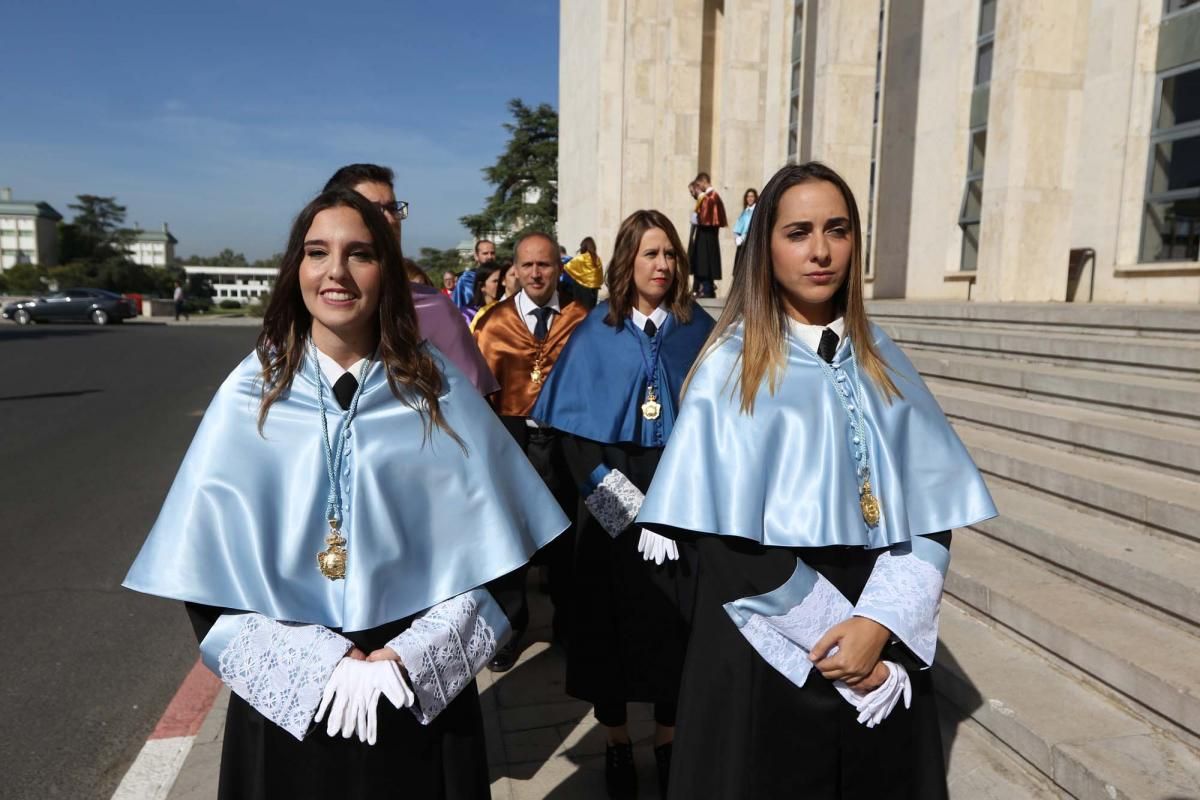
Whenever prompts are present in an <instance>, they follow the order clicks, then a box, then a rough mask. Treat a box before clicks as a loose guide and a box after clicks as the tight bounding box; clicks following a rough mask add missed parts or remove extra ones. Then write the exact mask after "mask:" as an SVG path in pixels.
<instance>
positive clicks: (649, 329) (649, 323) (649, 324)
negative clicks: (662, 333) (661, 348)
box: [642, 318, 658, 339]
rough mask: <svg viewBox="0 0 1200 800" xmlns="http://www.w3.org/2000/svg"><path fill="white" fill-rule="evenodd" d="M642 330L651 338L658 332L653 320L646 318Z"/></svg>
mask: <svg viewBox="0 0 1200 800" xmlns="http://www.w3.org/2000/svg"><path fill="white" fill-rule="evenodd" d="M642 330H644V331H645V332H646V335H647V336H649V337H650V338H651V339H653V338H654V334H656V333H658V326H657V325H655V324H654V320H652V319H650V318H647V319H646V327H644V328H642Z"/></svg>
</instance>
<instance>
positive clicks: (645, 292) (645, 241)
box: [633, 228, 676, 314]
mask: <svg viewBox="0 0 1200 800" xmlns="http://www.w3.org/2000/svg"><path fill="white" fill-rule="evenodd" d="M675 271H676V266H675V247H674V245H672V244H671V238H670V237H669V236H667V232H666V231H664V230H663V229H662V228H651V229H650V230H648V231H646V232H645V233H643V234H642V241H641V243H640V244H639V245H638V251H637V255H636V256H634V258H633V286H634V290H635V292H636V294H637V297H636V300H637V308H638V310H639V311H641V312H642V313H643V314H649V313H650V312H651V311H653V310H654V309H656V308H658V306H659V305H660V304H661V303H662V301H663V298H664V297H666V296H667V292H669V291H671V286H673V285H674V283H675Z"/></svg>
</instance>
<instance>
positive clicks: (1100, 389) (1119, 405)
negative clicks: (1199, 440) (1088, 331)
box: [904, 347, 1200, 426]
mask: <svg viewBox="0 0 1200 800" xmlns="http://www.w3.org/2000/svg"><path fill="white" fill-rule="evenodd" d="M904 350H905V353H906V354H907V355H908V357H909V359H910V360H911V361H912V362H913V365H914V366H915V367H916V368H917V370H918V371H919V372H920V373H921V374H922V375H923V376H925V377H926V378H942V379H945V380H947V381H957V382H959V383H968V384H973V385H976V386H983V387H994V388H999V389H1003V390H1006V391H1010V392H1015V393H1017V394H1020V395H1024V396H1028V397H1033V398H1037V399H1050V400H1053V401H1054V402H1061V403H1066V404H1068V405H1078V406H1084V407H1092V408H1102V409H1104V408H1106V409H1115V410H1117V411H1118V412H1119V413H1131V414H1136V415H1139V416H1141V417H1143V418H1148V419H1152V420H1162V421H1169V422H1176V423H1182V424H1186V425H1192V426H1200V381H1196V380H1178V379H1172V378H1156V377H1153V376H1148V375H1132V374H1127V373H1119V372H1106V371H1102V370H1096V369H1084V368H1079V367H1066V366H1063V365H1060V364H1037V363H1032V362H1025V361H1018V360H1016V359H1015V358H1012V359H1003V358H992V357H989V356H981V355H970V354H967V353H949V352H939V351H935V350H922V349H920V348H913V347H905V348H904Z"/></svg>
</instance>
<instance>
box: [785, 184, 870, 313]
mask: <svg viewBox="0 0 1200 800" xmlns="http://www.w3.org/2000/svg"><path fill="white" fill-rule="evenodd" d="M853 254H854V232H853V231H852V230H851V229H850V212H849V209H848V208H847V207H846V201H845V199H844V198H843V197H842V194H841V192H839V191H838V189H837V187H836V186H834V185H833V184H832V183H829V182H828V181H809V182H807V183H800V184H797V185H795V186H793V187H791V188H790V189H788V190H787V191H786V192H784V193H783V197H781V198H780V200H779V210H778V214H777V215H776V219H775V225H774V227H773V228H772V229H771V265H772V271H773V273H774V276H775V282H776V284H778V286H779V290H780V294H781V297H782V300H783V307H784V311H786V312H787V314H788V316H790V317H792V318H793V319H795V320H797V321H798V322H803V323H806V324H809V325H828V324H829V323H830V322H832V321H833V314H834V309H833V297H834V295H835V294H836V293H837V291H838V289H840V288H841V286H842V284H843V283H845V282H846V276H847V274H848V273H849V270H850V260H851V257H852V256H853Z"/></svg>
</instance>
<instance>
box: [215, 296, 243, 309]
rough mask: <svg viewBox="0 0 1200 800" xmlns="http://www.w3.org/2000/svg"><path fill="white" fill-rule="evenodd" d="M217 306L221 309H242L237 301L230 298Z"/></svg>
mask: <svg viewBox="0 0 1200 800" xmlns="http://www.w3.org/2000/svg"><path fill="white" fill-rule="evenodd" d="M218 305H219V306H220V307H221V308H241V307H242V304H241V303H240V302H238V301H237V300H234V299H233V298H230V297H227V298H225V299H224V300H222V301H221V302H220V303H218Z"/></svg>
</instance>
